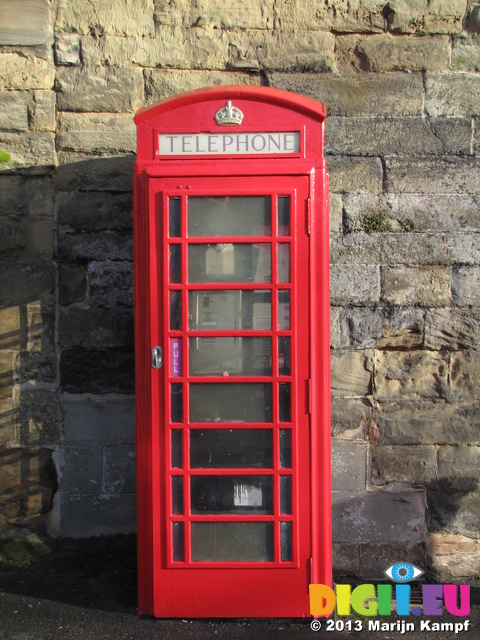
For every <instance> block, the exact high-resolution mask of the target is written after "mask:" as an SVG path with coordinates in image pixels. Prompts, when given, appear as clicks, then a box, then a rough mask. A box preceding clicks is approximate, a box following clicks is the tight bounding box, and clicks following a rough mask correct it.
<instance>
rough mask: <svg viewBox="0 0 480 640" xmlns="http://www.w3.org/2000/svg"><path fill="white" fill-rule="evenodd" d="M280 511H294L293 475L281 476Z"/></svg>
mask: <svg viewBox="0 0 480 640" xmlns="http://www.w3.org/2000/svg"><path fill="white" fill-rule="evenodd" d="M280 513H282V514H291V513H292V477H291V476H280Z"/></svg>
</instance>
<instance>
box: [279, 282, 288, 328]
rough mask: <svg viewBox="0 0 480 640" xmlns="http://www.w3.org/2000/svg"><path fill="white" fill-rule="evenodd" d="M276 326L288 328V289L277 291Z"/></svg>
mask: <svg viewBox="0 0 480 640" xmlns="http://www.w3.org/2000/svg"><path fill="white" fill-rule="evenodd" d="M278 328H279V329H290V291H279V292H278Z"/></svg>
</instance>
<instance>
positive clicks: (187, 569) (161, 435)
mask: <svg viewBox="0 0 480 640" xmlns="http://www.w3.org/2000/svg"><path fill="white" fill-rule="evenodd" d="M227 100H230V101H232V103H233V105H234V106H235V107H237V108H239V109H241V110H242V112H243V113H244V115H245V117H244V121H243V123H242V124H241V125H239V126H237V127H224V126H221V125H217V124H216V122H215V120H214V117H213V116H214V115H215V113H216V112H217V111H218V110H219V109H221V108H222V107H223V106H224V105H225V102H226V101H227ZM324 119H325V108H324V106H323V105H320V104H318V103H316V102H314V101H312V100H309V99H308V98H304V97H302V96H298V95H295V94H291V93H288V92H285V91H279V90H275V89H270V88H264V87H215V88H211V89H205V90H200V91H194V92H189V93H186V94H182V95H180V96H177V97H174V98H171V99H168V100H164V101H162V102H160V103H158V104H156V105H154V106H152V107H149V108H145V109H142V110H140V111H139V112H138V113H137V115H136V117H135V121H136V123H137V127H138V151H137V161H136V163H135V179H134V190H135V198H134V203H135V205H134V206H135V214H134V245H135V339H136V394H137V460H138V462H137V478H138V484H137V495H138V497H137V500H138V593H139V596H138V597H139V613H147V614H153V615H155V616H157V617H304V616H309V615H310V614H309V600H308V585H309V583H324V584H327V585H330V586H331V584H332V561H331V553H332V544H331V497H330V363H329V336H330V323H329V254H328V246H329V243H328V240H329V225H328V175H327V173H326V167H325V160H324V158H323V140H324V138H323V122H324ZM226 131H227V132H230V131H235V132H241V133H242V134H243V133H245V132H251V133H252V135H255V132H262V133H265V134H268V132H298V134H299V146H298V151H295V152H291V153H290V152H286V153H281V154H273V153H272V154H268V153H266V154H265V153H263V154H261V155H258V154H253V153H252V154H244V155H242V154H240V155H239V154H227V153H224V154H223V155H221V156H218V157H216V156H215V155H214V153H211V154H205V153H203V152H202V154H200V153H198V154H193V155H192V154H190V155H182V154H181V153H179V154H177V155H176V156H159V155H158V148H159V146H158V140H159V134H160V133H162V134H165V133H166V134H171V135H177V134H178V135H180V134H183V133H187V134H190V133H191V134H192V135H196V134H209V135H211V140H212V144H211V149H215V144H217V142H215V140H217V138H218V136H220V135H221V134H224V133H225V132H226ZM272 135H273V134H272ZM215 136H217V138H216V137H215ZM192 139H193V138H192ZM206 139H207V140H209V139H208V138H203V140H206ZM259 139H260V142H262V139H261V138H259ZM172 144H173V143H172ZM188 144H189V145H190V141H189V142H188ZM208 144H209V145H210V142H208ZM259 144H260V143H259ZM185 148H187V146H186V145H185ZM188 148H190V149H191V148H192V147H191V146H190V147H188ZM197 148H198V149H200V148H202V147H201V146H200V145H198V146H197ZM255 195H260V196H267V197H269V198H270V199H271V203H272V204H271V207H272V219H271V222H272V224H271V231H270V233H269V235H258V236H242V235H235V236H220V237H218V236H214V237H212V236H211V237H203V236H202V237H198V236H196V237H189V236H188V234H187V210H188V206H189V198H191V197H195V196H201V197H202V196H203V197H212V196H213V197H214V196H219V197H226V196H228V197H229V196H255ZM285 196H289V197H290V203H291V211H292V218H291V222H290V224H291V228H290V232H289V235H288V236H285V235H279V233H278V231H279V230H278V229H277V228H276V224H275V218H274V211H275V207H276V205H277V198H278V197H285ZM171 199H175V200H176V201H179V202H180V219H181V225H180V226H181V232H180V233H179V234H178V235H174V236H173V237H171V236H170V233H169V220H168V207H169V203H170V201H171ZM215 243H231V244H233V243H237V244H241V243H249V244H251V243H253V244H255V243H262V244H263V245H265V246H268V247H270V250H271V274H272V277H271V281H268V282H227V283H226V282H208V283H206V282H203V281H202V282H200V283H197V282H188V279H187V276H186V274H187V273H188V264H189V263H188V260H189V256H188V248H189V247H194V246H195V245H201V244H215ZM285 244H286V245H289V247H290V278H289V282H283V281H282V282H280V281H279V280H280V279H283V278H279V273H278V267H277V255H278V251H279V250H280V247H281V245H285ZM172 247H174V251H175V252H176V253H178V254H179V255H180V256H181V257H180V266H181V272H182V274H183V275H182V277H181V278H180V279H179V281H176V279H174V278H172V277H171V276H169V253H170V249H171V248H172ZM281 249H282V251H283V250H284V249H285V247H283V246H282V247H281ZM223 290H229V291H230V290H231V291H242V290H243V291H247V292H248V291H262V290H263V291H266V292H271V316H272V325H271V327H270V329H267V328H262V329H254V328H248V329H247V328H244V329H238V328H237V329H232V330H227V329H221V330H215V329H206V328H202V329H199V328H198V327H197V328H190V327H189V319H188V308H187V306H188V305H187V299H188V294H189V292H193V293H194V292H195V291H212V292H215V291H223ZM279 291H285V292H289V296H290V325H289V326H283V325H282V326H280V324H278V323H277V321H276V320H275V319H276V318H277V316H278V310H279V302H278V292H279ZM173 295H175V296H180V297H181V300H182V305H181V326H180V327H177V326H175V327H173V328H171V324H170V300H171V298H172V296H173ZM222 337H229V338H233V337H237V338H252V337H264V338H270V339H271V345H272V361H273V363H276V362H277V361H282V358H283V355H282V354H281V353H280V351H279V341H278V338H279V337H280V338H281V337H289V338H290V342H291V370H290V371H289V372H288V375H283V373H280V370H279V368H278V367H277V366H272V370H271V374H269V375H254V376H251V375H249V376H248V377H247V376H243V375H239V376H237V375H231V376H229V377H225V376H221V375H210V374H209V375H205V376H201V378H200V377H199V376H198V375H197V376H193V375H191V374H190V370H189V353H188V348H189V347H188V345H189V339H190V338H199V339H200V338H204V339H219V338H222ZM155 346H159V347H161V348H162V349H163V360H164V365H163V367H162V368H159V369H156V368H152V366H151V361H150V353H151V349H152V347H155ZM240 383H244V384H249V383H251V384H255V383H256V384H264V385H271V389H272V406H273V410H272V411H273V413H272V419H271V421H267V422H254V423H248V422H226V423H219V422H194V421H190V419H189V400H190V386H191V385H195V384H197V385H198V384H210V385H213V384H217V385H227V386H225V387H223V388H224V389H228V385H231V384H240ZM281 384H290V385H291V398H292V401H291V407H292V415H291V416H290V419H289V420H287V421H285V422H283V421H282V422H280V419H282V420H285V417H283V418H281V416H280V414H279V411H280V409H279V408H278V407H279V393H280V385H281ZM171 385H177V386H176V387H175V389H179V388H181V389H182V393H183V395H182V405H181V413H182V414H183V415H182V421H181V422H180V421H178V418H175V421H174V422H172V420H173V416H172V406H171V397H172V391H171V390H172V387H171ZM240 428H241V429H259V430H260V431H259V433H260V432H261V431H264V430H265V429H270V430H271V433H272V437H273V455H272V460H273V462H272V464H271V466H270V467H268V468H263V467H262V468H260V469H259V468H257V467H241V468H233V469H229V468H227V469H225V468H213V469H212V468H208V469H205V468H196V467H192V466H191V465H190V455H189V454H190V434H192V433H194V432H196V431H199V430H201V431H202V432H205V431H207V430H209V429H228V430H229V431H232V430H235V429H240ZM281 429H282V430H289V429H290V430H291V432H290V433H291V434H292V462H291V464H290V466H289V467H288V468H283V467H282V468H281V467H280V464H279V455H280V454H279V437H280V435H279V432H280V430H281ZM179 433H180V434H181V435H180V438H181V442H182V461H181V464H180V466H178V465H179V463H178V462H176V463H175V466H173V462H172V441H173V438H174V435H175V437H178V434H179ZM207 476H208V477H210V478H214V477H217V476H221V477H229V476H233V477H236V476H244V477H251V476H262V477H263V478H264V479H265V482H267V484H269V483H271V486H272V495H273V503H272V508H271V512H267V513H260V514H255V513H250V514H244V513H243V514H230V513H208V514H204V513H195V512H193V510H192V509H191V508H189V505H190V502H191V487H190V484H191V482H194V481H195V479H198V478H200V479H201V478H205V477H207ZM280 476H282V477H286V476H288V477H290V478H291V480H290V481H289V482H291V484H292V497H291V509H290V513H282V512H281V508H280V498H279V492H280ZM174 482H175V483H177V484H178V486H180V484H181V487H182V489H181V494H182V498H183V509H181V510H180V513H177V512H176V511H178V509H177V508H176V507H174V498H173V497H172V486H173V484H172V483H174ZM174 511H175V513H174ZM201 522H208V523H212V524H215V523H217V524H218V525H221V524H222V523H229V522H230V523H233V522H237V523H266V527H269V526H270V527H272V528H273V540H274V543H273V555H272V557H271V558H270V559H267V560H261V561H259V560H256V561H238V560H236V561H215V562H213V561H199V560H195V559H194V558H192V557H191V530H192V526H193V525H195V524H196V523H201ZM282 523H283V524H284V525H287V528H290V527H291V531H292V550H291V557H289V558H288V559H282V556H281V550H280V528H281V525H282ZM288 523H290V524H288ZM177 526H178V527H179V528H183V532H184V533H183V545H180V547H179V546H178V544H179V543H178V542H176V543H175V544H174V540H173V538H172V536H173V533H172V532H173V528H174V527H177ZM175 545H176V546H175ZM174 547H175V549H178V548H181V549H182V554H183V555H182V557H175V555H174ZM175 553H178V552H177V551H175Z"/></svg>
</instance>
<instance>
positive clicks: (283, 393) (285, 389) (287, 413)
mask: <svg viewBox="0 0 480 640" xmlns="http://www.w3.org/2000/svg"><path fill="white" fill-rule="evenodd" d="M278 413H279V420H280V422H291V420H292V412H291V409H290V383H289V382H282V383H281V384H279V385H278Z"/></svg>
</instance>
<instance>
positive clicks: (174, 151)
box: [157, 131, 300, 156]
mask: <svg viewBox="0 0 480 640" xmlns="http://www.w3.org/2000/svg"><path fill="white" fill-rule="evenodd" d="M299 151H300V132H299V131H276V132H271V131H268V132H246V133H237V132H235V133H233V132H231V133H223V132H221V133H159V134H158V152H157V153H158V155H159V156H196V155H213V156H215V155H230V154H232V155H252V154H253V155H262V154H265V155H270V154H278V153H281V154H285V153H299Z"/></svg>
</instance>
